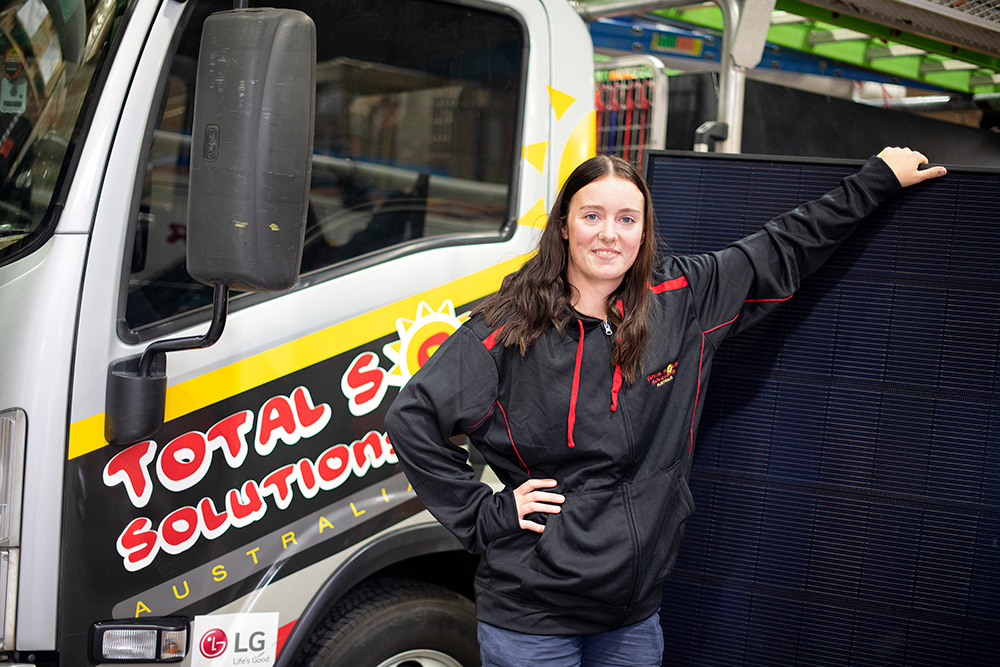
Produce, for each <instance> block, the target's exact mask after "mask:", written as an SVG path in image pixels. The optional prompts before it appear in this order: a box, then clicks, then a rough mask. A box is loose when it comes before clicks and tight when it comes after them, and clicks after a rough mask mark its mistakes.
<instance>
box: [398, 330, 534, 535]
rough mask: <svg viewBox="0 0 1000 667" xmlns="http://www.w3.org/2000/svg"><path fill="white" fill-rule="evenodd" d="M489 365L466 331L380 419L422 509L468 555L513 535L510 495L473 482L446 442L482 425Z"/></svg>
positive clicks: (460, 453)
mask: <svg viewBox="0 0 1000 667" xmlns="http://www.w3.org/2000/svg"><path fill="white" fill-rule="evenodd" d="M497 384H498V374H497V367H496V362H495V361H494V360H493V357H492V356H490V354H489V352H488V351H487V350H486V348H485V347H484V346H483V344H482V342H481V341H480V340H479V339H478V338H477V337H476V336H475V334H474V333H472V332H471V331H470V330H469V328H468V327H467V326H463V327H461V328H460V329H459V330H458V331H456V332H455V333H454V334H452V335H451V336H450V337H449V338H448V339H447V340H446V341H445V342H444V343H443V344H442V345H441V347H440V348H438V350H437V351H436V352H435V353H434V355H433V356H432V357H431V358H430V359H429V360H428V361H427V363H426V364H424V366H423V367H422V368H421V369H420V370H419V371H417V372H416V373H415V374H414V375H413V377H412V378H411V379H410V380H409V382H407V383H406V385H405V386H404V387H403V389H402V391H400V393H399V396H398V397H397V398H396V400H395V401H393V403H392V406H391V407H390V408H389V412H388V414H387V415H386V418H385V425H386V431H387V432H388V434H389V439H390V441H391V442H392V447H393V449H394V451H395V453H396V456H397V457H398V458H399V461H400V463H401V464H402V466H403V471H404V473H405V474H406V477H407V479H408V480H409V482H410V484H412V485H413V490H414V491H415V492H416V493H417V496H418V497H419V498H420V500H421V501H422V502H423V503H424V506H426V507H427V509H428V510H429V511H430V512H431V514H432V515H434V518H436V519H437V520H438V521H440V522H441V523H442V524H443V525H444V526H445V527H446V528H448V530H450V531H451V532H452V533H453V534H454V535H455V536H456V537H457V538H458V540H459V542H461V544H462V546H463V547H465V549H467V550H468V551H471V552H472V553H481V552H483V551H485V549H486V545H487V544H488V543H489V542H490V541H491V540H494V539H496V538H497V537H502V536H503V535H507V534H511V533H514V532H516V531H517V530H519V524H518V518H517V507H516V505H515V503H514V495H513V492H511V491H509V490H505V491H503V492H501V493H496V494H494V492H493V489H492V488H491V487H489V486H488V485H486V484H484V483H482V482H480V481H478V480H477V479H476V478H475V471H474V470H473V468H472V466H471V465H470V464H469V460H468V453H467V451H466V450H465V449H464V448H463V447H460V446H458V445H456V444H454V443H453V442H452V441H451V440H450V439H449V438H450V436H452V435H453V434H456V433H460V432H463V431H469V430H471V429H472V428H474V427H475V426H476V425H477V424H479V423H480V422H482V421H483V420H485V419H486V418H487V417H488V416H489V415H490V413H491V411H492V410H493V407H494V405H495V403H496V400H497V391H498V390H497Z"/></svg>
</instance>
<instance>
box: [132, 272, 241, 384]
mask: <svg viewBox="0 0 1000 667" xmlns="http://www.w3.org/2000/svg"><path fill="white" fill-rule="evenodd" d="M228 311H229V288H228V287H226V286H225V285H220V284H218V283H217V284H216V285H215V295H214V297H213V300H212V323H211V324H210V325H209V327H208V331H206V332H205V334H204V335H203V336H188V337H187V338H172V339H170V340H159V341H156V342H155V343H150V344H149V346H148V347H147V348H146V349H145V351H143V353H142V358H141V359H140V360H139V377H150V376H151V375H152V374H153V363H154V362H155V361H156V357H157V355H159V354H164V353H166V352H177V351H179V350H197V349H199V348H203V347H210V346H212V345H215V343H216V342H218V340H219V337H220V336H222V330H223V329H224V328H225V327H226V315H227V313H228Z"/></svg>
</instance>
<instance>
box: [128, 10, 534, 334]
mask: <svg viewBox="0 0 1000 667" xmlns="http://www.w3.org/2000/svg"><path fill="white" fill-rule="evenodd" d="M280 4H281V5H282V6H286V7H291V8H294V9H299V10H301V11H304V12H306V13H307V14H309V16H311V17H312V19H313V20H314V21H315V22H316V28H317V31H316V32H317V40H318V44H317V47H318V56H317V71H316V80H317V81H316V136H315V153H314V160H313V170H312V191H311V197H310V206H309V214H308V218H307V223H306V241H305V251H304V256H303V262H302V273H303V274H310V273H316V272H320V271H323V270H324V269H326V268H328V267H331V266H335V265H342V264H343V263H345V262H348V261H349V260H352V259H355V258H358V257H362V256H365V255H371V254H372V253H377V252H379V251H381V250H384V249H385V248H388V247H391V246H396V245H398V244H402V243H407V242H410V241H414V240H417V239H427V238H430V237H447V236H449V235H451V236H454V235H459V234H461V235H468V234H470V233H472V234H477V235H486V236H498V235H499V234H500V231H501V228H502V227H503V226H504V223H505V222H506V221H507V220H508V219H510V217H511V215H510V211H508V200H509V197H508V191H509V184H510V182H511V180H512V176H513V173H514V169H515V166H516V165H515V155H516V150H517V136H516V131H517V128H518V127H519V124H520V118H521V114H520V111H519V109H518V106H519V105H518V102H519V96H520V93H521V88H522V78H523V75H522V62H521V59H522V57H523V49H524V37H523V31H522V28H521V25H520V24H519V23H518V22H517V21H515V20H514V19H512V18H511V17H510V16H509V15H506V14H500V13H496V12H492V11H489V10H486V9H482V8H481V7H467V6H461V5H457V4H452V3H450V2H435V1H433V0H342V1H339V2H337V3H329V2H327V3H323V2H322V1H321V0H310V1H306V0H302V1H299V2H286V3H280ZM231 6H232V3H231V2H228V1H227V2H201V3H198V4H197V6H196V7H194V8H193V10H192V11H194V15H193V16H192V18H191V20H190V21H189V23H188V27H187V28H186V30H185V33H184V35H183V37H182V39H181V42H180V45H179V47H178V49H177V53H176V56H175V57H174V60H173V63H172V66H171V74H170V77H169V81H168V83H167V90H166V92H165V95H164V100H165V102H164V104H163V110H162V115H161V117H160V119H159V121H158V122H157V123H156V136H155V137H154V141H153V147H152V150H151V154H150V157H149V160H148V164H147V166H146V171H145V181H144V183H143V188H142V200H141V205H140V209H139V214H138V220H137V221H136V239H135V244H134V245H135V249H134V250H133V253H132V257H131V262H130V263H129V262H127V265H129V264H130V265H131V277H130V281H129V294H128V299H127V305H126V312H125V320H126V322H127V325H128V328H129V329H131V330H132V331H137V330H142V329H144V328H148V327H150V326H152V325H155V324H157V323H161V322H163V321H164V320H168V319H171V318H175V317H176V316H178V315H179V314H181V313H184V312H187V311H190V310H192V309H194V308H197V307H200V306H203V305H206V304H208V303H209V302H210V301H211V289H209V288H206V287H204V286H201V285H199V284H198V283H196V282H195V281H193V280H192V279H191V278H190V277H189V276H188V275H187V271H186V270H185V267H184V251H185V246H184V243H185V241H184V236H185V229H186V225H187V221H186V219H185V215H186V194H187V178H188V169H187V164H188V150H189V145H190V127H191V120H192V119H191V116H192V111H193V100H192V99H191V97H190V96H191V94H192V91H193V79H194V72H195V70H196V58H197V51H198V44H199V42H200V33H201V24H202V22H203V21H204V19H205V17H206V16H207V15H208V14H210V13H211V12H213V11H218V10H222V9H228V8H229V7H231ZM345 270H346V268H345Z"/></svg>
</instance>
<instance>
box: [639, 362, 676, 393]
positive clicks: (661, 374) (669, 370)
mask: <svg viewBox="0 0 1000 667" xmlns="http://www.w3.org/2000/svg"><path fill="white" fill-rule="evenodd" d="M676 372H677V362H676V361H675V362H674V363H672V364H667V367H666V368H664V369H663V370H661V371H656V372H655V373H650V374H649V375H647V376H646V379H647V380H649V383H650V384H651V385H653V386H654V387H662V386H663V385H665V384H666V383H668V382H670V381H671V380H673V379H674V374H675V373H676Z"/></svg>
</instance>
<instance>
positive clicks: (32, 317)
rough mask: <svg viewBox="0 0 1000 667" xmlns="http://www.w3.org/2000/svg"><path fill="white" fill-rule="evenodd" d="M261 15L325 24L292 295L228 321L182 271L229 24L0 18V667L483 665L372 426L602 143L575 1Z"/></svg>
mask: <svg viewBox="0 0 1000 667" xmlns="http://www.w3.org/2000/svg"><path fill="white" fill-rule="evenodd" d="M237 4H239V3H237ZM275 4H280V5H281V7H283V8H287V9H291V10H296V11H299V12H302V13H303V14H305V15H306V16H308V17H309V18H310V19H311V21H312V22H313V23H314V25H315V39H316V44H315V47H316V64H315V71H314V76H315V97H314V100H313V101H312V102H311V103H314V105H315V121H314V123H315V125H314V132H313V133H311V134H312V136H311V137H310V139H311V141H312V161H311V163H312V166H311V179H310V180H309V181H308V188H309V196H308V203H307V205H306V209H305V216H304V230H303V238H304V245H303V250H302V256H301V266H300V274H299V277H298V279H297V280H296V281H295V282H294V286H293V287H291V288H290V289H287V290H284V291H272V292H248V293H244V294H235V293H234V294H233V295H232V296H231V297H230V298H229V300H228V306H227V304H226V301H225V300H223V301H222V302H221V304H220V301H219V292H220V290H219V289H218V288H216V289H215V290H214V293H213V288H212V287H209V286H207V285H204V284H202V283H200V282H198V281H196V280H194V279H192V278H191V276H190V275H189V274H188V272H187V270H186V265H185V257H186V251H188V250H193V251H194V252H198V251H203V250H205V248H202V247H197V248H194V249H189V248H188V247H187V245H188V244H187V243H186V241H187V240H188V237H189V228H188V218H187V211H188V196H189V192H193V191H194V190H196V189H197V188H198V183H199V182H198V178H199V176H198V175H197V174H195V175H194V176H193V177H191V181H190V183H191V186H190V187H189V171H191V167H192V166H193V165H194V164H195V160H194V159H193V158H192V157H191V146H192V144H194V145H196V146H198V151H199V152H198V153H197V155H198V156H201V157H204V156H206V155H209V154H211V153H212V151H213V150H214V149H213V146H215V145H216V144H215V143H214V142H216V141H217V140H218V135H213V134H211V132H209V133H208V134H205V133H204V132H203V133H201V134H199V133H193V132H192V128H194V127H195V122H196V119H195V117H194V116H195V112H194V107H195V105H194V91H195V88H196V72H197V71H198V70H199V67H202V68H205V67H206V63H205V62H204V61H202V62H199V47H200V45H201V42H202V32H203V26H204V25H205V21H206V19H207V17H209V16H210V15H212V14H214V13H216V12H220V11H226V10H230V9H232V8H233V3H232V2H229V1H228V0H198V1H197V2H195V1H194V0H190V1H188V2H184V1H183V0H134V1H131V2H129V1H126V0H10V1H7V2H4V3H3V5H2V8H0V46H2V50H3V52H4V57H5V60H4V79H3V80H2V81H0V85H2V91H0V92H2V96H0V197H2V206H0V664H32V665H81V664H113V663H143V664H156V663H181V664H185V665H241V664H247V665H251V664H252V665H268V664H276V665H293V664H310V665H373V666H374V665H378V666H379V667H390V666H401V665H422V666H424V667H429V666H432V665H434V666H438V667H441V666H447V667H454V666H456V665H473V664H478V662H477V661H478V648H477V645H476V639H475V619H474V613H473V605H472V602H471V598H472V575H473V572H474V569H475V567H476V559H475V558H474V557H472V556H470V555H468V554H465V553H464V552H463V551H461V550H460V549H459V548H458V545H457V542H456V541H455V540H454V539H453V538H452V537H451V536H450V535H449V534H448V533H447V532H446V531H445V530H444V529H443V528H442V527H441V526H440V525H439V524H437V523H436V522H434V521H433V519H432V518H431V517H430V516H429V515H428V514H427V513H426V512H423V511H422V507H421V505H420V503H419V501H418V500H417V499H416V497H415V495H414V494H413V492H412V490H411V489H410V488H409V486H408V484H407V482H406V480H405V478H404V477H403V476H402V474H401V472H400V470H399V467H398V465H397V461H396V458H395V456H394V454H393V451H392V447H391V443H390V442H388V440H387V438H386V436H385V433H384V430H383V426H382V417H383V415H384V414H385V411H386V409H387V407H388V404H389V402H390V401H391V398H392V397H393V396H394V395H395V392H396V391H397V389H398V388H399V387H401V386H402V385H403V384H404V383H405V382H406V381H407V380H408V379H409V377H410V376H411V375H412V374H413V373H414V372H415V371H416V370H417V369H418V368H419V367H420V366H421V364H422V363H423V362H424V361H426V359H427V358H428V357H429V355H431V354H432V353H433V352H434V350H435V349H436V347H437V346H438V345H439V344H440V343H441V341H442V340H443V339H444V338H445V337H446V336H447V335H449V334H450V333H451V332H452V331H454V330H455V329H456V328H457V327H458V326H460V324H461V322H462V321H463V319H464V318H465V316H466V315H467V313H468V312H469V311H470V309H471V308H472V307H473V306H474V305H475V303H476V302H477V301H478V300H479V299H481V298H483V297H484V296H486V295H488V294H489V293H491V292H492V291H494V290H495V289H496V287H497V286H498V285H499V281H500V279H501V278H502V276H503V275H505V274H506V273H507V272H509V271H510V270H511V269H512V268H514V267H516V266H518V265H519V263H520V262H521V261H523V258H524V257H525V255H526V254H527V253H529V252H530V251H531V249H532V247H533V244H534V242H535V241H536V239H537V235H538V233H539V232H540V227H541V226H542V225H543V224H544V220H545V216H546V210H547V207H548V204H549V202H550V200H551V197H552V196H553V194H554V193H555V191H556V190H557V189H558V186H559V184H560V183H561V182H562V180H563V179H564V178H565V176H566V175H568V173H569V171H571V170H572V168H573V167H575V166H576V165H577V164H579V163H580V162H581V161H582V160H583V159H585V158H587V157H589V156H590V155H592V154H593V153H594V152H595V145H596V140H595V87H594V66H593V63H594V53H593V49H592V46H591V40H590V35H589V34H588V31H587V27H586V24H585V23H584V21H583V20H581V18H580V16H579V13H578V11H577V9H575V8H574V7H573V6H572V5H571V3H568V2H566V0H467V1H466V0H456V1H452V0H446V1H438V0H338V1H337V2H326V3H324V2H321V1H320V0H289V1H288V2H280V3H275ZM607 4H612V3H607ZM618 4H622V3H618ZM633 4H636V5H650V4H651V3H633ZM660 4H661V5H662V4H674V5H677V4H680V3H660ZM723 4H725V5H726V6H727V7H729V8H730V9H732V7H733V6H735V5H736V3H735V2H727V3H723ZM749 4H753V3H748V6H749ZM757 4H760V3H757ZM764 4H765V5H766V4H767V3H764ZM772 4H773V3H772ZM238 11H249V10H246V9H243V8H241V9H240V10H238ZM728 38H731V37H728ZM728 38H727V39H728ZM747 39H750V41H751V42H752V43H758V42H760V41H761V40H762V39H763V36H762V34H760V31H759V30H757V31H756V32H755V33H754V34H752V35H749V37H747ZM745 48H749V47H745ZM749 51H751V52H752V51H753V48H749ZM212 53H213V58H215V60H213V61H212V63H211V66H209V67H207V68H206V69H207V71H208V75H209V78H211V77H212V76H216V75H218V76H219V77H221V76H222V75H220V74H219V72H220V71H221V70H222V69H225V67H226V66H229V65H233V63H232V60H231V59H230V60H227V54H226V53H225V52H223V51H218V50H216V51H214V52H212ZM743 57H745V56H743ZM234 66H235V65H234ZM723 68H724V73H725V74H724V76H725V77H729V78H728V79H727V82H726V84H725V87H724V90H723V93H724V94H723V95H722V101H721V103H720V118H721V119H723V120H727V119H728V120H727V122H729V123H730V134H729V138H728V139H727V141H728V142H733V140H734V139H733V137H734V132H735V136H736V137H738V132H736V130H738V127H737V126H738V118H739V104H740V103H741V102H740V99H739V95H738V92H739V86H738V85H735V87H731V86H733V85H734V84H733V83H732V79H733V78H734V77H735V78H736V79H739V76H742V74H741V70H740V69H739V68H734V67H733V66H732V63H727V62H724V63H723ZM215 83H216V86H217V87H218V86H236V88H237V90H235V97H234V98H233V99H237V100H239V99H242V94H243V92H244V90H243V88H241V86H243V87H246V88H247V91H246V92H247V94H249V92H250V89H253V88H255V86H257V84H258V81H257V80H256V79H245V80H241V79H239V78H238V77H237V78H236V79H232V80H230V79H224V78H218V79H217V80H216V81H215ZM738 83H739V81H738V80H737V81H736V84H738ZM729 91H732V94H730V92H729ZM231 92H232V91H231ZM276 99H277V100H278V101H279V102H280V101H281V100H282V96H281V94H280V90H279V94H278V95H277V97H276ZM284 101H285V102H289V100H288V99H286V100H284ZM234 104H235V103H234ZM299 105H300V102H299V101H295V102H294V103H290V102H289V103H288V104H286V106H291V107H296V106H299ZM236 106H239V105H238V104H237V105H236ZM230 111H232V110H230ZM292 111H293V112H294V109H293V110H292ZM300 111H301V109H300ZM293 115H294V114H293ZM301 118H304V117H300V120H299V121H294V123H299V124H301V123H304V122H307V121H305V120H301ZM294 123H293V124H294ZM307 129H308V128H307ZM223 131H225V128H223ZM262 134H263V132H262ZM258 138H259V137H258ZM225 140H227V138H226V137H225V136H224V137H223V141H225ZM206 145H207V147H206ZM262 145H268V144H266V142H262ZM727 149H728V150H732V151H736V152H738V150H739V144H738V141H737V142H736V143H735V144H732V143H730V144H728V145H727ZM239 167H240V165H236V166H235V167H233V168H232V169H231V170H232V171H239ZM305 173H306V174H307V175H308V171H307V172H305ZM300 175H301V174H300ZM289 183H291V184H290V185H288V187H289V189H290V190H294V189H295V188H296V187H299V186H298V185H295V184H294V183H292V182H291V181H290V182H289ZM244 186H245V184H244ZM202 189H204V188H202ZM209 189H210V190H211V188H209ZM277 189H278V190H280V189H281V187H280V186H278V187H277ZM239 191H241V192H246V193H250V194H255V193H254V190H253V188H252V187H251V188H249V189H247V188H246V187H244V189H243V190H239ZM209 194H211V192H210V193H209ZM278 194H279V195H281V194H284V193H280V192H279V193H278ZM251 208H252V207H251ZM227 223H231V224H232V226H233V227H234V228H235V229H237V230H238V229H242V228H243V227H246V226H247V224H248V223H247V221H246V220H240V219H236V218H233V219H231V220H229V221H227ZM263 224H264V226H265V227H266V228H268V229H270V230H271V231H275V232H276V233H277V231H279V228H280V227H281V225H279V224H278V223H277V222H271V223H266V221H265V223H263ZM241 226H242V227H241ZM229 231H233V230H232V229H230V230H229ZM216 233H217V232H208V233H207V234H208V236H207V237H206V236H205V233H204V232H202V233H201V236H198V235H196V234H195V233H194V232H193V231H192V233H191V234H190V237H191V238H192V239H196V243H197V244H198V245H199V246H201V245H202V243H203V242H204V241H203V240H204V239H206V238H208V239H209V240H210V241H211V240H212V239H213V238H215V235H216ZM234 233H237V232H234ZM209 245H211V243H209ZM201 257H202V260H203V262H202V266H203V267H205V266H206V265H207V269H206V270H207V271H208V272H209V274H211V272H212V270H213V268H214V267H213V266H212V264H213V261H212V260H211V258H209V259H208V260H205V257H206V255H205V254H204V253H202V255H201ZM238 282H239V281H233V284H234V285H236V286H237V288H238V287H239V286H238ZM224 296H225V295H224V293H223V298H224ZM213 302H214V307H213ZM227 313H228V317H227V318H225V317H220V315H221V316H225V315H226V314H227ZM220 319H225V322H224V330H223V329H222V327H223V323H222V322H220ZM210 322H211V324H210ZM220 333H221V336H219V334H220ZM176 339H182V340H186V341H188V342H184V343H182V344H181V345H180V348H184V347H197V348H198V349H179V351H171V352H169V353H166V354H164V353H162V350H163V349H164V348H163V344H164V341H176ZM191 339H194V340H195V342H194V343H191V342H190V341H191ZM213 342H214V344H212V345H210V346H207V343H213ZM154 344H156V345H159V346H160V347H159V348H152V350H154V352H148V351H149V350H150V349H151V348H150V346H151V345H154ZM203 344H206V346H204V347H201V346H202V345H203ZM166 345H167V348H168V349H175V347H171V345H172V344H171V343H167V344H166ZM144 357H145V360H143V358H144ZM120 377H125V378H133V377H153V378H155V380H156V382H154V383H153V384H157V385H158V387H159V388H158V389H155V390H154V391H153V392H152V394H146V393H142V392H140V396H139V397H138V399H136V400H135V401H133V402H129V401H130V399H128V398H126V399H121V398H120V396H119V395H118V394H117V393H116V392H117V390H116V389H114V387H116V386H117V383H118V382H119V380H118V379H115V378H120ZM157 392H159V393H157ZM125 393H126V394H128V390H125ZM129 395H130V394H129ZM150 396H152V398H150ZM483 474H484V476H486V475H488V474H489V473H488V471H484V472H483Z"/></svg>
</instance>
